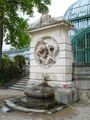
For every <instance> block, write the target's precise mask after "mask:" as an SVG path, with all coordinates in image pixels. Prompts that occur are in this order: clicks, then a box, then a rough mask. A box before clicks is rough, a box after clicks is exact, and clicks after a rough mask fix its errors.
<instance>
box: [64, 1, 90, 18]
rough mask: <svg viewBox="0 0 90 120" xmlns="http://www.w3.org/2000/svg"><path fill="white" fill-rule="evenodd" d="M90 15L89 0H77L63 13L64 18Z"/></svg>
mask: <svg viewBox="0 0 90 120" xmlns="http://www.w3.org/2000/svg"><path fill="white" fill-rule="evenodd" d="M85 15H90V0H78V1H76V2H75V3H74V4H72V5H71V6H70V7H69V8H68V9H67V11H66V13H65V15H64V16H65V18H66V19H73V18H76V17H81V16H85Z"/></svg>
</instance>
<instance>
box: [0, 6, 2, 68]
mask: <svg viewBox="0 0 90 120" xmlns="http://www.w3.org/2000/svg"><path fill="white" fill-rule="evenodd" d="M1 8H2V7H1V6H0V66H1V62H2V44H3V11H2V9H1Z"/></svg>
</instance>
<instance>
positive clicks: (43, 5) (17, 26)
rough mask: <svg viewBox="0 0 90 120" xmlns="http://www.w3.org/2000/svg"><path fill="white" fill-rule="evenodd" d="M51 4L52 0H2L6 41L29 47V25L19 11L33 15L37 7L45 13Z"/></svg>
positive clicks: (18, 46) (0, 4) (14, 45)
mask: <svg viewBox="0 0 90 120" xmlns="http://www.w3.org/2000/svg"><path fill="white" fill-rule="evenodd" d="M49 4H50V0H0V12H1V13H2V12H3V28H4V36H5V42H6V43H7V44H11V46H13V47H16V48H24V47H27V46H28V45H29V43H30V35H29V34H30V33H29V32H28V29H29V26H28V24H27V21H26V20H24V19H23V18H21V17H20V16H19V15H18V13H17V11H18V10H21V11H22V12H23V13H24V14H27V15H33V12H34V11H33V8H34V7H36V8H37V9H38V12H41V13H43V12H45V11H47V10H48V5H49Z"/></svg>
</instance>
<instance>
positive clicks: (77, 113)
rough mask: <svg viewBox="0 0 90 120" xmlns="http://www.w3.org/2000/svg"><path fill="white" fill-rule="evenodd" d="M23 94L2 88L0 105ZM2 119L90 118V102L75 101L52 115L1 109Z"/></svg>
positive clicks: (47, 119) (73, 119)
mask: <svg viewBox="0 0 90 120" xmlns="http://www.w3.org/2000/svg"><path fill="white" fill-rule="evenodd" d="M23 95H24V93H23V92H18V91H14V90H0V107H2V106H4V103H3V100H5V99H7V98H12V97H19V96H23ZM0 120H90V103H89V102H88V103H83V104H82V103H81V102H79V103H75V104H74V105H72V106H69V107H67V108H65V109H63V110H61V111H59V112H56V113H53V114H50V115H47V114H41V113H24V112H20V111H13V112H9V113H4V112H2V111H0Z"/></svg>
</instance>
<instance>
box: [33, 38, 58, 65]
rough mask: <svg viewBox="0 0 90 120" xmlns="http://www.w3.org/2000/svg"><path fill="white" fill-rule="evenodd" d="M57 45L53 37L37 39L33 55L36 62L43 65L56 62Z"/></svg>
mask: <svg viewBox="0 0 90 120" xmlns="http://www.w3.org/2000/svg"><path fill="white" fill-rule="evenodd" d="M58 51H59V46H58V44H57V42H56V40H54V39H53V38H50V37H46V38H42V39H40V40H39V41H38V43H37V44H36V47H35V57H36V60H37V62H38V63H39V64H40V65H41V66H43V67H50V66H51V65H52V64H54V63H56V60H55V58H56V56H57V54H58Z"/></svg>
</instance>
